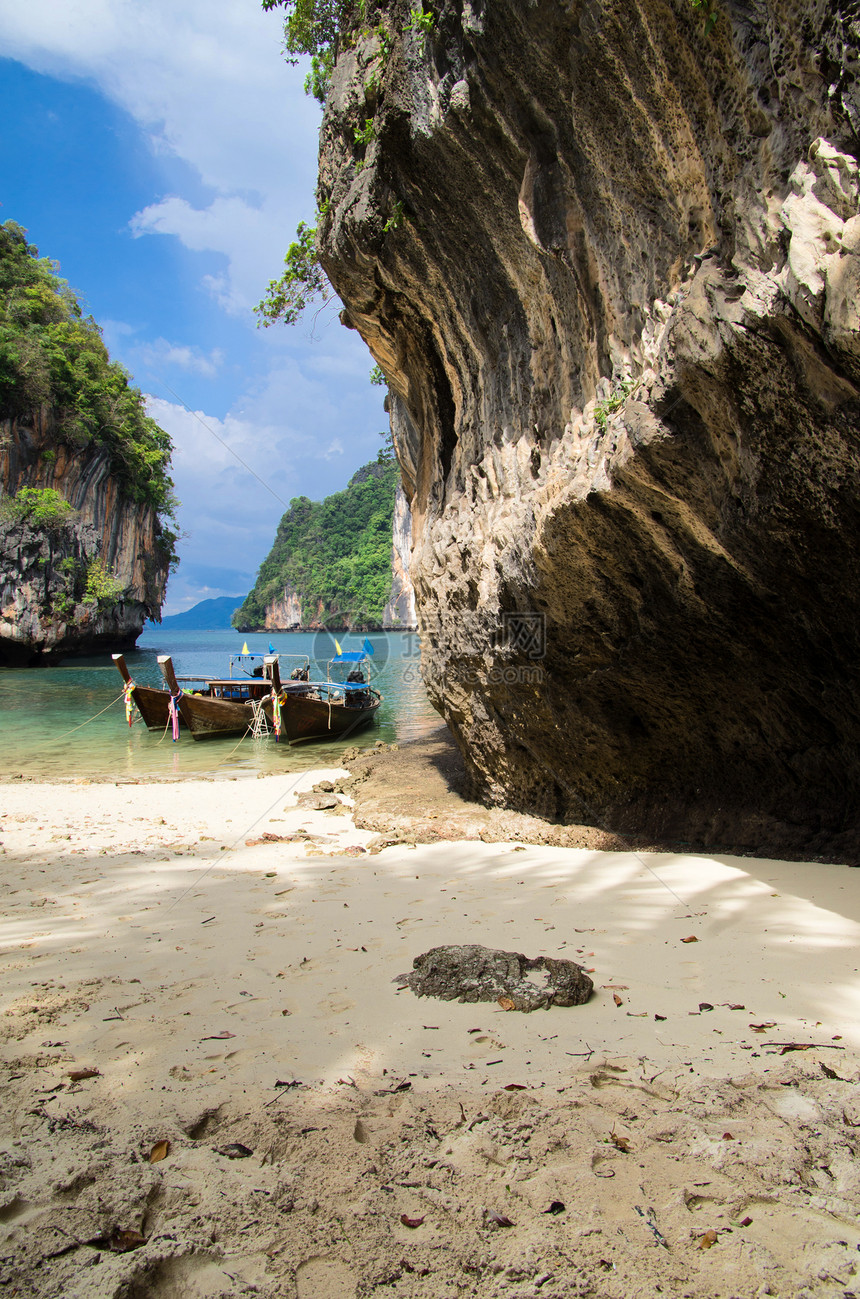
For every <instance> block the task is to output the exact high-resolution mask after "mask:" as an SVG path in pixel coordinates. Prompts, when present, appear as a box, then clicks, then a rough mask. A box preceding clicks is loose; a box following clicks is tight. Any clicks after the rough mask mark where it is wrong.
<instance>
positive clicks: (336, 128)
mask: <svg viewBox="0 0 860 1299" xmlns="http://www.w3.org/2000/svg"><path fill="white" fill-rule="evenodd" d="M371 11H372V12H371ZM434 13H435V14H436V20H435V24H434V28H433V31H432V32H430V33H429V34H426V35H425V34H422V33H421V32H420V31H416V30H414V29H412V28H409V26H408V22H409V11H408V7H407V6H405V5H403V4H400V3H397V4H395V3H388V4H382V5H379V4H377V5H373V4H372V3H369V4H368V5H367V18H366V21H367V26H366V27H365V28H364V29H363V31H362V30H356V31H355V32H354V33H352V35H351V36H348V37H347V39H346V40H345V41H344V42H343V45H342V49H341V53H340V56H339V58H338V63H337V66H336V69H335V74H334V80H333V84H332V89H331V94H330V98H329V104H328V107H327V110H326V116H325V118H324V122H323V131H322V145H321V159H320V200H321V204H322V208H323V211H324V212H325V216H324V217H323V218H322V220H321V233H320V238H321V253H322V259H323V263H324V265H325V268H326V270H327V272H328V274H329V275H330V277H331V279H332V282H333V283H334V285H335V287H336V288H337V291H338V293H339V294H340V295H341V298H342V299H343V301H344V303H345V307H346V310H345V318H346V320H347V323H349V324H350V325H352V326H353V327H354V328H357V329H358V330H359V331H360V332H361V334H362V335H363V337H364V338H365V339H366V340H367V342H368V344H369V346H370V348H371V350H372V351H373V353H374V356H375V357H376V358H377V360H378V361H379V363H380V364H381V366H382V368H383V369H384V371H385V373H386V376H387V377H388V380H389V384H390V388H391V392H392V403H391V404H392V425H393V429H394V434H395V441H396V445H397V450H398V455H399V458H400V461H401V465H402V466H403V471H404V481H405V484H406V487H407V490H408V493H409V495H410V498H411V508H412V517H413V530H412V536H413V546H414V550H413V556H412V567H411V576H412V580H413V583H414V586H415V592H416V600H417V606H418V617H419V622H420V623H421V625H422V628H423V630H424V633H425V635H424V643H425V651H424V670H425V675H426V679H427V682H428V685H429V688H430V691H431V695H432V697H433V699H434V702H435V703H436V705H437V707H438V708H439V710H440V712H442V714H443V715H444V717H445V719H446V721H447V722H448V724H449V726H450V727H451V729H452V731H453V732H454V734H455V736H456V737H457V740H458V743H459V744H460V746H461V748H462V750H463V752H464V755H465V757H466V760H467V763H468V766H469V769H470V771H471V774H472V776H473V779H474V781H475V784H476V786H477V788H478V789H479V790H480V791H481V792H482V793H483V795H484V797H486V798H488V799H489V800H491V801H494V802H497V803H507V804H509V805H511V806H514V807H517V808H520V809H525V810H530V811H539V812H541V813H542V814H544V815H547V816H551V817H554V818H559V819H562V820H563V819H575V820H583V821H588V822H594V823H596V824H602V825H604V826H606V827H607V828H610V829H612V830H615V831H620V832H627V833H631V834H634V835H638V836H647V837H652V838H654V839H655V840H664V841H673V840H683V841H685V842H688V843H693V844H703V843H710V844H714V843H721V844H730V845H733V846H737V847H744V848H750V849H754V850H758V851H781V852H797V853H813V852H834V853H838V854H841V855H845V854H846V853H850V852H851V851H853V850H854V848H855V845H856V843H857V838H858V835H857V832H858V828H860V827H859V826H858V822H860V800H858V798H857V789H858V784H860V779H858V778H860V559H858V548H860V403H858V395H860V333H858V325H860V319H858V310H860V216H858V193H860V188H859V187H858V166H857V154H858V151H860V147H859V146H858V141H857V136H856V134H855V129H856V128H858V127H860V106H858V104H857V102H856V100H852V95H855V96H856V94H857V89H856V86H857V83H856V79H855V77H854V75H853V73H852V71H851V69H852V67H855V66H856V63H857V58H858V50H860V40H859V39H858V30H857V24H856V21H854V22H853V23H852V20H851V17H850V12H849V9H848V6H847V5H842V4H840V3H834V2H831V3H824V2H823V0H813V2H812V3H803V4H801V3H794V2H792V0H772V2H771V3H769V4H768V5H767V6H765V5H761V4H752V5H749V4H744V5H740V4H731V3H725V4H721V5H720V8H719V14H718V18H717V22H716V26H715V28H714V30H713V31H712V32H710V33H709V34H708V35H705V33H704V31H703V19H702V15H701V11H700V10H696V9H694V8H693V7H692V6H691V5H690V4H689V2H688V0H670V2H668V3H661V2H658V0H623V2H622V0H593V2H591V3H588V2H586V3H577V2H576V0H574V2H573V3H569V4H560V3H558V0H537V2H536V3H533V4H523V3H521V2H519V0H517V2H515V0H493V3H487V4H479V3H471V4H470V3H468V2H466V0H462V2H460V3H453V2H450V0H444V2H443V3H440V4H437V5H435V6H434ZM369 121H370V122H371V123H372V129H371V130H368V129H367V123H368V122H369ZM357 134H358V135H360V136H361V138H362V139H363V140H369V143H366V144H359V143H356V135H357ZM541 626H543V627H544V628H545V636H544V633H543V632H542V630H541Z"/></svg>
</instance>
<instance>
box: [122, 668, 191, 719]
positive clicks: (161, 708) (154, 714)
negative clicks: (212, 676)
mask: <svg viewBox="0 0 860 1299" xmlns="http://www.w3.org/2000/svg"><path fill="white" fill-rule="evenodd" d="M112 657H113V661H114V663H115V664H116V668H117V671H118V672H119V674H120V676H121V677H122V679H123V681H125V682H126V684H128V682H129V681H131V679H132V678H131V673H130V672H129V670H128V667H127V666H126V662H125V659H124V658H123V656H122V654H114V655H113V656H112ZM131 697H132V699H133V700H134V703H135V705H136V707H137V710H138V712H139V713H140V715H141V717H142V718H143V722H144V725H145V726H146V728H147V730H150V731H163V730H164V729H165V727H166V726H167V716H168V712H167V709H168V704H169V702H170V694H169V693H168V691H167V690H158V689H157V688H156V687H154V686H138V685H135V686H134V688H133V690H132V692H131ZM180 721H181V718H180Z"/></svg>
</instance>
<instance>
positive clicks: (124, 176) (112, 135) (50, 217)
mask: <svg viewBox="0 0 860 1299" xmlns="http://www.w3.org/2000/svg"><path fill="white" fill-rule="evenodd" d="M281 29H282V19H281V17H280V16H279V15H278V13H277V12H274V13H268V14H264V13H263V12H262V9H261V7H260V4H259V0H28V2H27V4H26V5H24V4H21V3H14V4H13V3H12V0H5V3H0V122H2V128H0V204H2V206H0V220H9V219H11V220H14V221H17V222H19V224H21V225H22V226H24V227H26V229H27V230H28V231H29V232H30V239H31V241H32V242H33V243H35V244H37V245H38V247H39V250H40V252H41V253H42V254H43V255H44V256H47V257H52V258H54V259H55V260H56V261H58V262H59V264H60V273H61V274H62V275H63V277H64V278H65V279H67V280H68V281H69V283H70V284H71V285H72V287H73V288H74V289H76V290H77V292H78V293H79V295H80V296H81V299H82V301H83V302H84V304H85V306H86V308H87V309H88V310H89V311H91V312H92V314H93V315H94V316H95V318H96V320H98V322H99V324H100V325H101V326H102V328H103V330H104V336H105V341H106V342H107V344H108V347H109V348H110V352H111V355H112V356H113V357H114V359H116V360H118V361H121V362H122V363H123V364H124V365H126V366H127V367H128V369H129V370H130V371H131V373H132V375H133V378H134V382H135V383H136V384H137V385H138V386H139V387H140V388H142V390H143V391H144V392H145V393H146V394H147V396H148V399H149V405H150V411H151V413H152V414H153V415H154V417H155V418H156V419H157V420H158V422H159V423H160V424H161V425H162V427H164V428H166V429H167V430H168V432H169V433H170V434H171V436H172V438H173V440H174V444H175V451H174V458H173V477H174V480H175V482H176V493H177V496H178V497H179V499H180V501H181V502H182V505H181V509H180V511H179V523H180V526H181V528H182V530H183V532H184V533H185V534H186V535H185V536H184V537H183V539H182V541H181V543H180V555H181V564H180V567H179V570H178V572H177V573H176V574H175V575H174V576H173V577H172V578H171V582H170V587H169V590H168V598H167V603H166V605H165V609H164V612H165V613H176V612H179V611H180V610H182V609H185V608H188V607H189V606H190V605H192V604H194V603H196V602H197V601H198V600H202V599H206V598H209V597H212V596H218V595H239V594H244V593H245V592H246V591H247V590H248V589H249V588H250V586H251V585H252V583H253V580H254V576H255V574H256V570H257V567H258V565H259V564H260V562H261V561H262V560H263V559H264V558H265V555H266V553H267V551H268V549H269V546H270V545H271V542H272V539H273V537H274V533H275V528H276V526H277V523H278V520H279V519H280V517H281V514H282V513H283V511H284V509H285V508H286V506H287V504H288V503H289V500H290V498H291V497H293V496H299V495H306V496H310V497H313V498H317V499H318V498H319V497H321V496H325V495H327V494H329V493H330V492H333V491H338V490H339V489H340V488H342V487H344V486H345V485H346V482H347V481H348V479H349V477H350V475H351V474H352V473H353V472H354V471H355V470H356V469H357V468H358V467H359V465H361V464H364V463H365V462H366V461H367V460H369V459H371V458H375V456H376V453H377V451H378V450H379V447H380V439H379V437H378V433H379V431H380V430H381V429H384V428H385V427H386V426H387V417H386V416H385V414H384V412H383V410H382V397H383V392H384V390H383V389H381V388H374V387H371V386H370V384H369V380H368V375H369V371H370V367H371V365H372V358H371V357H370V355H369V353H368V351H367V349H366V348H365V346H364V344H363V343H362V342H361V340H360V339H359V338H358V336H357V335H356V334H355V333H354V332H352V331H349V330H346V329H344V328H343V327H342V326H341V325H340V324H339V323H338V320H337V311H338V308H339V303H338V302H337V301H336V300H334V301H333V302H331V303H329V304H328V305H327V306H326V307H325V308H324V309H323V310H322V312H321V313H320V314H319V315H318V316H316V317H312V316H311V315H310V314H309V315H308V318H307V319H306V320H305V321H303V322H302V323H300V324H299V325H298V326H295V327H292V328H287V327H284V326H280V327H279V326H274V327H273V328H271V329H267V330H263V329H257V327H256V319H255V317H254V315H253V310H252V309H253V306H254V304H255V303H256V302H258V301H259V299H260V298H261V296H262V295H263V292H264V290H265V287H266V285H267V283H268V281H269V280H270V279H271V278H273V277H275V276H276V275H277V274H278V273H279V272H280V268H281V266H282V264H283V257H284V253H285V252H286V249H287V247H288V245H289V243H290V242H291V240H292V238H293V237H294V235H295V229H296V225H297V223H298V222H299V221H301V220H305V221H310V220H312V219H313V211H314V199H313V194H314V184H315V175H316V150H317V132H318V129H319V121H320V110H319V108H318V106H317V105H316V104H315V102H314V101H313V100H311V99H309V98H308V97H307V96H306V95H305V94H304V91H303V82H304V76H305V69H304V68H295V67H291V66H290V65H289V64H288V63H287V62H286V61H285V60H284V58H283V57H282V55H281V52H280V47H281V36H282V31H281ZM218 439H221V441H219V440H218ZM223 442H226V443H227V444H228V446H229V447H230V448H232V450H233V451H234V452H235V453H236V455H238V456H239V457H240V459H241V460H242V461H244V462H245V463H246V464H247V465H248V466H249V467H250V470H251V471H253V472H249V471H248V470H247V469H245V468H244V467H243V466H242V464H240V463H239V461H237V459H235V458H234V456H233V455H232V454H231V452H230V451H228V450H227V449H226V448H225V447H224V445H222V443H223ZM254 475H257V476H256V477H255V476H254Z"/></svg>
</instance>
